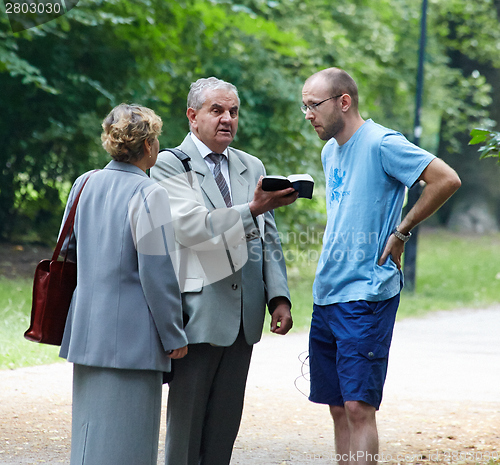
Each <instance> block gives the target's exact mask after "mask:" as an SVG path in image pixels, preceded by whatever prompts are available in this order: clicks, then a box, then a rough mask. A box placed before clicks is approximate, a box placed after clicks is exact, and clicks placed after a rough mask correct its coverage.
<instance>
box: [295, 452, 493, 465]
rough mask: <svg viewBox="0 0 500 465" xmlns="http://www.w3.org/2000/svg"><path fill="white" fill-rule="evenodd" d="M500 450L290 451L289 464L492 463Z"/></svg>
mask: <svg viewBox="0 0 500 465" xmlns="http://www.w3.org/2000/svg"><path fill="white" fill-rule="evenodd" d="M499 459H500V452H498V451H479V450H470V451H456V450H440V451H434V452H432V451H427V452H426V453H408V452H401V453H395V454H389V453H380V454H375V455H372V454H368V453H366V452H363V451H357V452H350V453H348V454H342V455H341V454H336V453H334V452H332V453H331V454H315V453H307V452H304V453H290V457H289V458H288V461H287V464H290V465H303V464H304V465H305V464H309V463H317V464H319V463H322V464H327V463H329V464H334V463H340V462H342V461H343V462H349V461H350V462H359V461H376V462H378V463H394V462H396V463H400V464H423V463H428V464H433V463H450V464H451V463H476V464H483V463H490V462H491V461H492V460H494V461H498V460H499Z"/></svg>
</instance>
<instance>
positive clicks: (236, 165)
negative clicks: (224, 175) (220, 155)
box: [221, 147, 253, 205]
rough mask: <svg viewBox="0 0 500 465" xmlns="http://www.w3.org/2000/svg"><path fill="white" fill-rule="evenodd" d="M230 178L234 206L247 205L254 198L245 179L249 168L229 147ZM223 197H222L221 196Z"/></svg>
mask: <svg viewBox="0 0 500 465" xmlns="http://www.w3.org/2000/svg"><path fill="white" fill-rule="evenodd" d="M228 155H229V177H230V179H231V196H232V198H233V205H241V204H244V203H247V202H248V201H249V200H250V199H251V198H252V197H253V192H252V193H251V192H250V185H249V184H248V181H247V180H246V179H245V177H244V173H245V171H247V167H246V166H245V165H244V164H243V162H242V161H241V160H240V158H239V157H238V155H237V154H236V152H235V151H234V150H233V149H232V148H231V147H229V150H228ZM221 197H222V196H221Z"/></svg>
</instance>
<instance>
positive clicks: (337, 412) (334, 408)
mask: <svg viewBox="0 0 500 465" xmlns="http://www.w3.org/2000/svg"><path fill="white" fill-rule="evenodd" d="M329 407H330V415H331V416H332V418H333V421H342V420H344V419H345V418H346V411H345V408H344V406H342V405H330V406H329Z"/></svg>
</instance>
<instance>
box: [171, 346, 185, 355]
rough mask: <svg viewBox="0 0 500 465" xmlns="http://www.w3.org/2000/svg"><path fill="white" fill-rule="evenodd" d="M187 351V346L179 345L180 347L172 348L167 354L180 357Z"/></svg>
mask: <svg viewBox="0 0 500 465" xmlns="http://www.w3.org/2000/svg"><path fill="white" fill-rule="evenodd" d="M187 353H188V346H184V347H181V348H180V349H175V350H172V352H171V353H170V354H169V355H168V356H169V357H170V358H182V357H185V356H186V355H187Z"/></svg>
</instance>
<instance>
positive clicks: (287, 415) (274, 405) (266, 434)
mask: <svg viewBox="0 0 500 465" xmlns="http://www.w3.org/2000/svg"><path fill="white" fill-rule="evenodd" d="M1 249H2V248H1V247H0V250H1ZM13 252H14V253H18V254H19V255H17V258H16V260H15V263H16V264H15V265H14V264H13V263H11V264H9V263H8V262H9V260H10V259H6V258H5V257H7V256H8V255H7V254H3V255H2V252H0V274H4V275H10V276H12V274H21V273H25V272H26V271H29V275H30V276H31V274H32V272H33V259H38V258H40V257H39V255H40V253H42V254H44V255H43V256H42V257H41V258H47V257H48V256H49V255H47V250H43V249H37V250H36V251H33V249H32V248H29V249H28V250H27V249H26V248H23V250H20V249H19V250H17V251H16V250H15V249H14V250H13ZM49 254H50V251H49ZM10 256H12V250H11V252H10ZM19 257H24V258H23V259H21V260H20V259H19ZM28 257H29V258H28ZM23 260H24V261H23ZM25 262H26V263H25ZM28 263H29V264H28ZM499 315H500V307H498V308H492V309H486V310H482V311H477V310H470V309H469V310H467V309H465V310H461V311H457V312H446V313H443V314H439V315H436V316H432V317H429V318H425V319H418V320H403V321H402V322H398V323H397V325H396V330H395V335H394V342H393V347H392V349H391V360H390V365H389V373H388V379H387V383H386V390H385V394H384V401H383V403H382V406H381V409H380V411H379V413H378V427H379V434H380V454H379V457H378V458H379V461H380V462H387V463H410V464H434V463H440V464H441V463H442V464H445V463H454V464H468V463H471V464H472V463H484V464H487V463H489V462H490V458H493V459H494V462H493V463H500V460H499V459H498V457H499V454H500V399H499V398H498V393H499V392H500V342H499V341H500V339H499V338H498V333H499V331H498V329H499V328H500V317H499ZM306 351H307V335H306V334H304V333H298V332H292V333H291V334H290V335H287V336H285V337H279V336H274V335H265V336H264V337H263V340H262V341H261V342H260V343H259V344H257V345H256V347H255V350H254V356H253V360H252V366H251V370H250V374H249V379H248V387H247V396H246V403H245V409H244V414H243V420H242V424H241V428H240V434H239V437H238V439H237V441H236V444H235V448H234V453H233V460H232V462H231V463H232V465H274V464H276V465H306V464H333V463H336V460H335V450H334V447H333V429H332V424H331V420H330V418H329V415H328V412H327V408H326V407H325V406H321V405H315V404H311V403H310V402H309V401H308V400H307V397H306V394H307V391H308V383H307V360H305V355H306V354H305V352H306ZM302 373H304V376H302ZM167 389H168V387H166V386H165V388H164V399H163V404H164V408H163V412H164V413H165V404H166V395H167ZM0 419H1V422H0V464H2V465H14V464H16V465H17V464H40V463H44V464H60V463H63V464H68V463H69V451H70V430H71V365H70V364H68V363H60V364H54V365H47V366H38V367H31V368H21V369H17V370H4V371H0ZM164 428H165V420H164V419H163V420H162V431H161V438H160V456H159V461H158V463H159V464H161V463H162V451H163V437H164V433H165V430H164ZM103 465H104V464H103Z"/></svg>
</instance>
